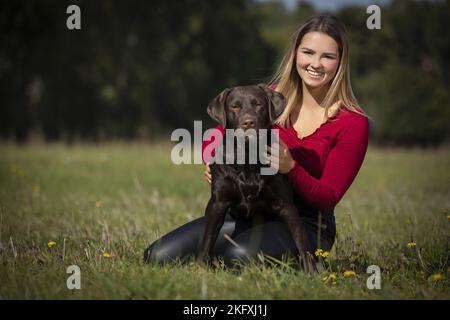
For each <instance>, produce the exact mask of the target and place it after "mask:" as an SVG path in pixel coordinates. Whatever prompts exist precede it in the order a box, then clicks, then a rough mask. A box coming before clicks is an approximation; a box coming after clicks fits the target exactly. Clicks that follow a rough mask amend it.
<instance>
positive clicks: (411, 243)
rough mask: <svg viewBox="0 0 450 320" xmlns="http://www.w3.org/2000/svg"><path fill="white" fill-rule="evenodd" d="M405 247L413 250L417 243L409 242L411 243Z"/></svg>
mask: <svg viewBox="0 0 450 320" xmlns="http://www.w3.org/2000/svg"><path fill="white" fill-rule="evenodd" d="M406 245H407V246H408V248H414V247H416V246H417V243H415V242H413V241H411V242H408V243H407V244H406Z"/></svg>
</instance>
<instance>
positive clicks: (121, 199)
mask: <svg viewBox="0 0 450 320" xmlns="http://www.w3.org/2000/svg"><path fill="white" fill-rule="evenodd" d="M208 197H209V187H208V185H207V184H206V182H205V181H204V179H203V166H200V165H184V166H175V165H173V164H172V163H171V161H170V146H168V145H148V144H134V145H125V144H109V145H101V146H94V145H75V146H72V147H66V146H64V145H58V144H56V145H50V146H44V145H39V144H35V145H30V146H26V147H17V146H14V145H10V144H3V145H1V146H0V207H1V209H0V299H449V298H450V291H449V277H450V270H449V266H448V259H449V245H450V238H449V236H450V151H449V150H426V151H424V150H416V149H413V150H403V149H377V148H374V147H371V146H369V151H368V154H367V157H366V161H365V163H364V165H363V167H362V169H361V171H360V173H359V175H358V177H357V179H356V181H355V182H354V184H353V185H352V187H351V188H350V189H349V191H348V192H347V194H346V195H345V197H344V198H343V200H342V201H341V202H340V204H339V205H338V207H337V208H336V210H335V212H336V220H337V233H338V234H337V240H336V244H335V246H334V247H333V250H332V251H331V253H330V255H329V256H328V257H327V258H324V264H325V266H326V271H325V272H324V273H323V274H320V275H317V274H316V275H309V274H305V273H303V272H301V271H299V270H297V269H296V268H293V267H292V266H291V265H290V264H289V263H288V264H278V265H276V264H275V265H273V264H272V265H270V264H266V265H264V266H262V267H261V266H257V265H250V266H247V267H245V268H243V269H242V270H239V271H237V270H226V269H223V268H221V267H220V266H219V267H216V268H213V269H201V268H199V267H197V265H195V264H194V263H191V264H187V265H173V266H170V267H168V266H167V267H157V266H148V265H144V264H143V262H142V254H143V251H144V249H145V247H146V246H147V245H148V244H149V243H150V242H151V241H153V240H155V239H156V238H158V237H159V236H161V235H163V234H164V233H166V232H168V231H170V230H171V229H173V228H175V227H177V226H179V225H181V224H183V223H185V222H187V221H189V220H191V219H194V218H196V217H198V216H200V215H203V212H204V208H205V205H206V201H207V200H208ZM52 242H53V243H52ZM411 242H414V243H415V246H414V244H413V243H411ZM408 243H410V245H409V246H408ZM70 265H78V266H79V267H80V270H81V289H80V290H69V289H68V288H67V286H66V280H67V278H68V277H69V276H70V275H71V274H68V273H66V271H67V267H68V266H70ZM369 265H378V266H379V267H380V268H381V289H379V290H376V289H375V290H369V289H368V288H367V286H366V280H367V278H368V277H369V274H367V273H366V268H367V267H368V266H369ZM349 270H351V271H354V272H355V276H351V275H350V276H348V277H346V276H344V272H345V271H349ZM330 273H333V274H334V275H335V279H334V277H333V276H332V277H328V278H327V280H326V281H325V278H324V277H325V276H326V275H329V274H330ZM346 274H348V273H346Z"/></svg>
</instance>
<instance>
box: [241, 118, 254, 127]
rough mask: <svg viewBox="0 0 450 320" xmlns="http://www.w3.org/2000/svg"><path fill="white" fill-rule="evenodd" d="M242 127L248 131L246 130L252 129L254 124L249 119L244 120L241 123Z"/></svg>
mask: <svg viewBox="0 0 450 320" xmlns="http://www.w3.org/2000/svg"><path fill="white" fill-rule="evenodd" d="M242 126H243V127H244V128H245V129H248V128H254V127H255V122H254V121H253V120H251V119H246V120H244V122H243V123H242Z"/></svg>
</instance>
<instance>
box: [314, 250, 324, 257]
mask: <svg viewBox="0 0 450 320" xmlns="http://www.w3.org/2000/svg"><path fill="white" fill-rule="evenodd" d="M322 253H323V250H322V249H317V250H316V252H315V253H314V254H315V255H316V257H321V256H322Z"/></svg>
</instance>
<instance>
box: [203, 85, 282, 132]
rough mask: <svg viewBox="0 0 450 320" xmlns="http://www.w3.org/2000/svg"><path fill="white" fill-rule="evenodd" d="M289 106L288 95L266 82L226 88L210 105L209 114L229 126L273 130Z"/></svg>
mask: <svg viewBox="0 0 450 320" xmlns="http://www.w3.org/2000/svg"><path fill="white" fill-rule="evenodd" d="M284 108H285V99H284V96H283V95H282V94H281V93H279V92H276V91H273V90H271V89H269V88H268V87H267V86H266V85H262V84H260V85H254V86H243V87H234V88H230V89H225V90H224V91H222V92H221V93H220V94H219V95H218V96H217V97H215V98H214V99H213V100H211V102H210V103H209V105H208V109H207V112H208V114H209V116H210V117H211V118H212V119H213V120H215V121H217V122H218V123H220V124H221V125H222V127H223V128H226V129H243V130H244V131H245V130H247V129H255V130H258V129H269V128H270V126H271V125H272V124H273V123H274V121H275V119H276V118H277V117H278V116H279V115H280V114H281V113H282V112H283V110H284Z"/></svg>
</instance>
